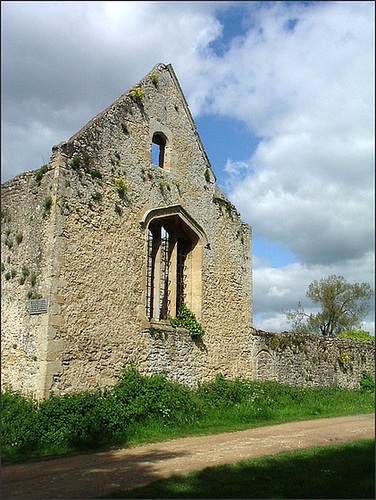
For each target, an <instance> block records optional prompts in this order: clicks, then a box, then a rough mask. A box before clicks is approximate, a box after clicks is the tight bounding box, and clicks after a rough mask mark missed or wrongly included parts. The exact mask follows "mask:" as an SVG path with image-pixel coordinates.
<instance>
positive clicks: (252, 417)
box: [1, 368, 375, 461]
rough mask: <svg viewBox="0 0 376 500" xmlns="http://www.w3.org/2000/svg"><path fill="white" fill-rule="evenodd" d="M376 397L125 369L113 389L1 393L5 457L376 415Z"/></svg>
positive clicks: (21, 457) (29, 456)
mask: <svg viewBox="0 0 376 500" xmlns="http://www.w3.org/2000/svg"><path fill="white" fill-rule="evenodd" d="M374 405H375V396H374V392H373V391H372V390H370V388H369V384H366V385H365V386H363V388H362V389H359V390H347V389H340V388H338V387H329V388H313V389H308V388H298V387H290V386H286V385H281V384H278V383H275V382H265V383H260V382H252V381H248V380H239V379H237V380H232V381H231V380H227V379H225V378H224V377H223V376H221V375H219V376H218V377H217V378H216V379H215V380H214V381H213V382H210V383H205V384H201V385H199V387H198V388H196V389H189V388H188V387H185V386H182V385H178V384H174V383H171V382H169V381H167V380H166V377H165V375H163V374H159V375H153V376H152V377H146V376H142V375H140V374H139V373H138V372H137V371H136V370H135V369H133V368H132V369H129V370H126V371H124V373H123V375H122V377H121V378H120V380H119V381H118V383H117V384H116V385H115V386H114V387H111V388H106V389H104V390H97V391H95V392H90V393H89V392H84V393H80V394H72V395H64V396H54V395H51V396H50V397H49V398H48V399H46V400H43V401H40V402H36V401H35V400H33V399H32V398H28V397H25V396H23V395H21V394H20V393H18V392H14V391H11V390H5V391H4V392H3V393H2V398H1V421H2V427H1V441H2V448H1V452H2V460H3V461H21V460H27V459H36V458H42V457H48V456H56V455H64V454H72V453H73V454H74V453H82V452H86V451H93V450H99V449H106V448H108V447H111V446H124V445H128V446H129V445H135V444H140V443H145V442H153V441H154V442H155V441H163V440H165V439H171V438H176V437H183V436H188V435H199V434H209V433H216V432H224V431H231V430H239V429H244V428H247V427H254V426H260V425H266V424H273V423H280V422H287V421H293V420H304V419H310V418H316V417H333V416H338V415H350V414H359V413H370V412H373V411H374Z"/></svg>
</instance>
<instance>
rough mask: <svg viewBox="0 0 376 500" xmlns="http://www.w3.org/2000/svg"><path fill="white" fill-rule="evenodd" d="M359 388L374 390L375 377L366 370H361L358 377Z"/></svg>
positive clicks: (368, 390)
mask: <svg viewBox="0 0 376 500" xmlns="http://www.w3.org/2000/svg"><path fill="white" fill-rule="evenodd" d="M360 388H361V390H362V391H366V392H375V379H374V378H373V377H372V375H371V374H370V373H368V372H362V378H361V379H360Z"/></svg>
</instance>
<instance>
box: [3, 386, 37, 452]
mask: <svg viewBox="0 0 376 500" xmlns="http://www.w3.org/2000/svg"><path fill="white" fill-rule="evenodd" d="M37 409H38V405H37V402H36V401H35V400H34V399H33V398H32V397H28V396H25V395H22V394H21V393H19V392H17V391H13V390H11V389H9V388H5V390H4V391H2V393H1V446H2V448H4V447H5V448H8V449H9V448H14V449H22V448H25V447H28V448H30V447H32V446H33V445H34V444H35V443H37V442H38V440H39V438H40V434H39V430H38V425H37Z"/></svg>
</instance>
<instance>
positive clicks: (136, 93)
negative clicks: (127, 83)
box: [129, 87, 145, 102]
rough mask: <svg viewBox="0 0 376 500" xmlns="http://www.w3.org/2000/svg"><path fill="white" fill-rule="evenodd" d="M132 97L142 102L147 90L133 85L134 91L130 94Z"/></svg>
mask: <svg viewBox="0 0 376 500" xmlns="http://www.w3.org/2000/svg"><path fill="white" fill-rule="evenodd" d="M129 95H130V96H131V97H132V99H134V100H135V101H137V102H141V101H142V98H143V97H144V95H145V90H142V89H141V88H140V87H133V89H132V91H131V92H130V94H129Z"/></svg>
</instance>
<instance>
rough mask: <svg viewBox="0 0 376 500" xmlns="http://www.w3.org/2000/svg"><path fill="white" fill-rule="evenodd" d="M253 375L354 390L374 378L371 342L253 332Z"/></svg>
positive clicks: (293, 382) (279, 380)
mask: <svg viewBox="0 0 376 500" xmlns="http://www.w3.org/2000/svg"><path fill="white" fill-rule="evenodd" d="M252 336H253V349H252V351H253V353H252V360H253V372H254V374H255V379H256V380H259V381H266V380H275V381H276V382H279V383H281V384H288V385H297V386H310V387H315V386H324V387H327V386H330V385H334V384H336V385H338V386H340V387H347V388H351V389H353V388H358V387H359V383H360V379H361V376H362V372H364V371H365V372H368V373H371V374H372V375H373V377H374V376H375V342H373V341H363V340H356V339H339V338H337V337H322V336H315V335H301V334H291V333H287V332H285V333H281V334H276V333H268V332H264V331H261V330H253V331H252Z"/></svg>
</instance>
